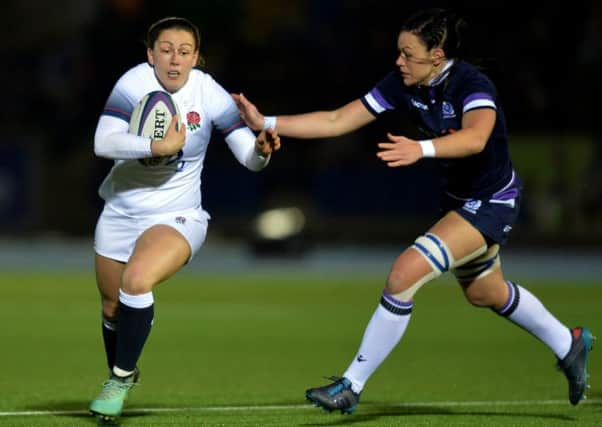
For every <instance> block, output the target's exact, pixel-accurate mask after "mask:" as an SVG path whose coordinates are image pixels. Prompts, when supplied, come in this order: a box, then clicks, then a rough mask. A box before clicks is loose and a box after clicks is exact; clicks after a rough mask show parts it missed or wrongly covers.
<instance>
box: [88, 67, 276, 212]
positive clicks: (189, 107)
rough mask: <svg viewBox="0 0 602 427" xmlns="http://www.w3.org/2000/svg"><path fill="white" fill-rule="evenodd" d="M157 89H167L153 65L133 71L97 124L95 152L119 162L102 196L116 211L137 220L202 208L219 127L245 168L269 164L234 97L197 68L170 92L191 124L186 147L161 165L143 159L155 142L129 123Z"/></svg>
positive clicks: (117, 87) (117, 88)
mask: <svg viewBox="0 0 602 427" xmlns="http://www.w3.org/2000/svg"><path fill="white" fill-rule="evenodd" d="M155 90H165V89H163V87H162V86H161V84H160V83H159V81H158V80H157V78H156V77H155V73H154V71H153V68H152V67H151V66H150V65H149V64H148V63H143V64H139V65H137V66H135V67H133V68H131V69H130V70H129V71H127V72H126V73H125V74H124V75H123V76H122V77H121V78H120V79H119V80H118V81H117V83H116V85H115V87H114V88H113V91H112V92H111V94H110V96H109V98H108V100H107V103H106V105H105V108H104V111H103V113H102V115H101V117H100V120H99V122H98V125H97V128H96V134H95V137H94V149H95V152H96V154H97V155H99V156H102V157H107V158H111V159H114V160H115V164H114V165H113V168H112V169H111V171H110V172H109V174H108V175H107V176H106V178H105V179H104V181H103V183H102V184H101V186H100V188H99V195H100V197H101V198H102V199H104V200H105V203H106V204H108V205H110V206H111V207H112V208H113V209H115V210H117V211H118V212H121V213H123V214H125V215H128V216H137V215H149V214H157V213H166V212H171V211H177V210H182V209H189V208H199V207H202V206H201V203H202V200H201V172H202V170H203V162H204V160H205V153H206V152H207V146H208V144H209V140H210V137H211V132H212V130H213V127H214V126H215V127H216V128H217V129H218V130H220V131H221V132H222V133H223V135H224V137H225V140H226V142H227V144H228V146H229V148H230V150H231V151H232V152H233V154H234V155H235V156H236V158H237V159H238V161H239V162H240V163H241V164H242V165H244V166H246V167H247V168H248V169H251V170H255V171H257V170H260V169H262V168H263V167H265V166H266V165H267V163H268V161H269V158H263V157H260V156H258V155H257V154H256V152H255V135H254V134H253V132H251V130H250V129H249V128H247V127H246V126H245V124H244V122H242V121H241V119H240V115H239V112H238V109H237V107H236V104H235V103H234V101H233V100H232V97H231V96H230V94H229V93H228V92H227V91H226V90H225V89H224V88H223V87H221V86H220V85H219V84H218V83H217V82H216V81H215V80H213V78H212V77H211V76H210V75H209V74H207V73H204V72H202V71H200V70H197V69H193V70H192V71H191V72H190V76H189V78H188V81H187V82H186V84H185V85H184V86H183V87H182V88H181V89H180V90H178V91H177V92H175V93H172V94H170V95H171V97H172V98H173V100H174V102H175V103H176V104H177V105H178V108H179V110H180V115H181V117H180V122H182V123H183V124H184V125H185V126H186V143H185V145H184V147H183V149H182V150H181V151H180V152H179V153H178V154H177V155H174V156H171V157H169V158H165V159H164V160H162V161H160V162H158V163H159V164H154V163H157V162H142V161H140V159H142V158H145V157H149V156H150V155H151V153H150V140H149V138H145V137H141V136H136V135H133V134H130V133H128V129H129V120H130V116H131V114H132V111H133V110H134V107H135V106H136V105H137V104H138V102H139V101H140V100H141V99H142V97H144V95H146V94H147V93H149V92H152V91H155ZM148 163H151V164H152V165H147V164H148Z"/></svg>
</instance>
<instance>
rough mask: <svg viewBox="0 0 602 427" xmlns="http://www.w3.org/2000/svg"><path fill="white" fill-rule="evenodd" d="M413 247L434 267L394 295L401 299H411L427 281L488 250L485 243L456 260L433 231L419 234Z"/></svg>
mask: <svg viewBox="0 0 602 427" xmlns="http://www.w3.org/2000/svg"><path fill="white" fill-rule="evenodd" d="M412 247H413V248H414V249H416V250H417V251H418V252H419V253H420V254H421V255H422V256H423V257H424V258H425V259H426V260H427V261H428V263H429V264H430V265H431V267H432V268H433V269H432V270H431V271H430V272H429V273H427V274H426V275H424V276H423V277H422V278H421V279H419V280H418V281H417V282H416V283H414V284H413V285H411V286H410V287H409V288H407V289H406V290H404V291H403V292H400V293H399V294H396V295H394V297H395V298H397V299H399V300H400V301H409V300H411V299H412V298H413V297H414V294H415V293H416V292H417V291H418V289H420V287H421V286H422V285H424V284H425V283H426V282H429V281H431V280H433V279H435V278H437V277H439V276H441V275H442V274H443V273H445V272H446V271H448V270H451V269H453V268H454V267H455V266H457V265H462V264H464V263H466V262H468V261H470V260H472V259H474V258H475V257H478V256H479V255H481V254H482V253H483V252H485V251H486V250H487V245H483V246H482V247H480V248H479V249H477V250H476V251H474V252H472V253H470V254H468V255H466V256H465V257H463V258H461V259H460V260H459V261H455V260H454V256H453V255H452V253H451V251H450V250H449V248H448V247H447V245H446V244H445V242H443V240H441V239H440V238H439V237H438V236H437V235H435V234H433V233H426V234H425V235H424V236H419V237H418V238H417V239H416V241H415V242H414V244H413V245H412Z"/></svg>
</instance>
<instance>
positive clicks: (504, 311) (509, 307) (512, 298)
mask: <svg viewBox="0 0 602 427" xmlns="http://www.w3.org/2000/svg"><path fill="white" fill-rule="evenodd" d="M506 284H507V285H508V291H509V292H510V294H509V295H508V300H507V301H506V304H504V306H503V307H502V308H501V309H499V310H495V312H496V313H497V314H499V315H500V316H504V317H508V316H510V315H511V314H512V313H514V310H516V307H518V303H519V302H520V292H519V291H518V286H517V285H516V284H515V283H512V282H511V281H510V280H507V281H506Z"/></svg>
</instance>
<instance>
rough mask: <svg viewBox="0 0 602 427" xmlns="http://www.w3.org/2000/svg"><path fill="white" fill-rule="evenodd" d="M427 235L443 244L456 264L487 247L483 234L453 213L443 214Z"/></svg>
mask: <svg viewBox="0 0 602 427" xmlns="http://www.w3.org/2000/svg"><path fill="white" fill-rule="evenodd" d="M429 233H432V234H434V235H436V236H437V237H439V238H440V239H441V240H442V241H443V242H444V243H445V245H446V246H447V248H448V249H449V251H450V252H451V254H452V256H453V259H454V260H455V261H456V262H457V261H459V260H463V259H465V258H466V257H470V256H471V255H472V254H474V253H475V252H478V251H479V250H481V251H482V249H483V248H484V247H486V246H487V242H486V240H485V237H484V236H483V234H481V232H480V231H479V230H478V229H477V228H475V227H474V226H473V225H472V224H471V223H470V222H468V221H467V220H465V219H464V218H462V217H461V216H460V215H459V214H458V213H457V212H455V211H449V212H448V213H447V214H445V215H444V216H443V217H442V218H441V219H440V220H439V221H437V223H436V224H435V225H433V226H432V227H431V229H430V230H429Z"/></svg>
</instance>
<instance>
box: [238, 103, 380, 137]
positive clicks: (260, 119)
mask: <svg viewBox="0 0 602 427" xmlns="http://www.w3.org/2000/svg"><path fill="white" fill-rule="evenodd" d="M232 97H233V98H234V102H236V105H237V106H238V110H239V112H240V117H241V118H242V119H243V120H244V121H245V123H246V124H247V126H249V127H250V128H251V129H253V130H261V129H263V128H274V129H276V130H277V131H278V133H279V134H280V135H284V136H290V137H293V138H328V137H333V136H340V135H343V134H346V133H349V132H352V131H354V130H356V129H359V128H361V127H362V126H364V125H366V124H368V123H370V122H372V121H374V120H375V119H376V117H374V116H373V115H372V113H370V112H369V111H368V110H367V109H366V107H364V105H363V104H362V102H361V101H360V100H359V99H356V100H355V101H352V102H350V103H348V104H346V105H344V106H342V107H340V108H338V109H336V110H332V111H314V112H311V113H305V114H294V115H287V116H277V117H274V116H268V117H266V116H264V115H263V114H261V113H260V112H259V110H258V109H257V107H256V106H255V105H254V104H253V103H252V102H251V101H249V100H248V99H247V98H246V97H245V96H244V95H243V94H238V95H236V94H233V95H232Z"/></svg>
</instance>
